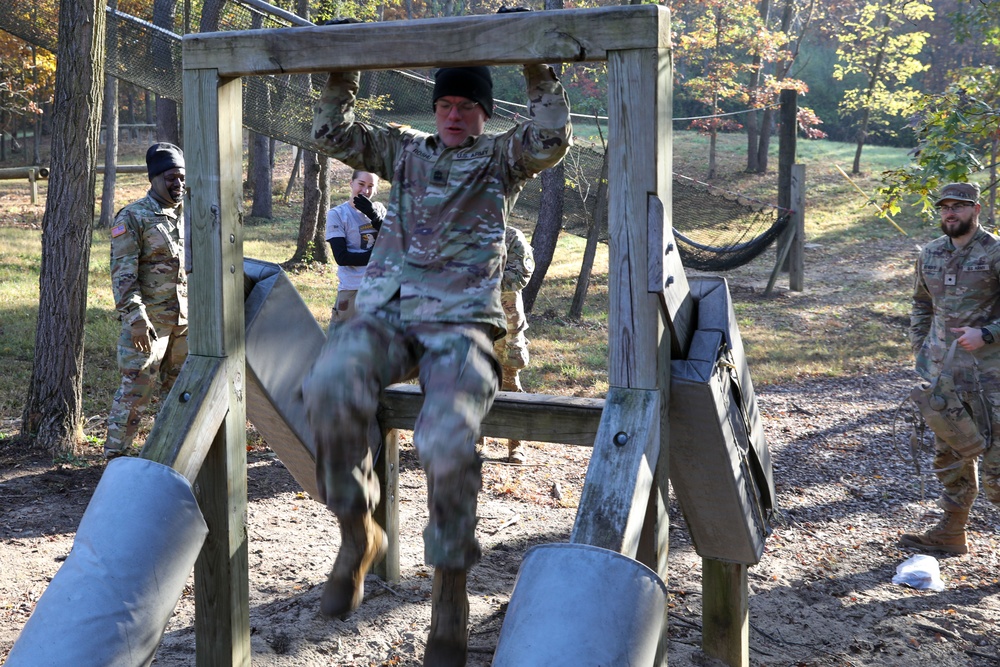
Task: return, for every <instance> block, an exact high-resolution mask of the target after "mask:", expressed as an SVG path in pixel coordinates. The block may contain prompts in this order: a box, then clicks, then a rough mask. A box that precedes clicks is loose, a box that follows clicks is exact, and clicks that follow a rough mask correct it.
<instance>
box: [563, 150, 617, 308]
mask: <svg viewBox="0 0 1000 667" xmlns="http://www.w3.org/2000/svg"><path fill="white" fill-rule="evenodd" d="M607 227H608V151H607V148H606V147H605V149H604V159H603V160H602V161H601V176H600V180H599V181H598V183H597V203H596V204H595V205H594V215H593V217H592V218H591V219H590V226H589V228H588V229H587V245H586V247H585V248H584V250H583V263H582V264H581V265H580V275H579V276H578V277H577V279H576V291H575V292H574V293H573V303H572V304H571V305H570V307H569V317H570V319H574V320H578V319H580V316H582V315H583V302H584V301H585V300H586V298H587V288H589V287H590V274H591V272H592V271H593V268H594V257H595V256H596V255H597V243H598V242H599V241H600V238H601V232H602V231H604V230H605V229H607Z"/></svg>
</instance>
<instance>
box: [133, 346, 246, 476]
mask: <svg viewBox="0 0 1000 667" xmlns="http://www.w3.org/2000/svg"><path fill="white" fill-rule="evenodd" d="M227 412H229V376H228V375H227V373H226V360H225V359H220V358H218V357H201V356H198V355H188V358H187V359H186V360H185V361H184V366H183V367H181V372H180V375H178V377H177V380H176V381H175V382H174V386H173V388H172V389H171V390H170V394H169V395H168V396H167V398H166V400H165V401H164V402H163V405H162V406H161V407H160V411H159V413H157V415H156V421H155V422H154V424H153V430H152V431H151V432H150V434H149V437H148V438H146V443H145V445H143V447H142V453H141V456H142V457H143V458H145V459H149V460H151V461H156V462H157V463H162V464H164V465H168V466H170V467H171V468H173V469H174V470H176V471H177V472H179V473H180V474H182V475H184V477H186V478H187V479H188V481H190V482H194V480H195V479H196V478H197V477H198V471H199V470H200V469H201V466H202V464H203V463H204V462H205V457H206V456H207V455H208V450H209V448H210V447H211V446H212V440H213V439H214V438H215V434H216V433H218V431H219V427H220V426H221V425H222V420H223V419H225V416H226V413H227Z"/></svg>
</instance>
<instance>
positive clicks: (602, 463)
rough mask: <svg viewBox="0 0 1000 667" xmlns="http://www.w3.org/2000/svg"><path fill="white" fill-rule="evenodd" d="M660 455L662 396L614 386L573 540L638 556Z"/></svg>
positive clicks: (585, 484)
mask: <svg viewBox="0 0 1000 667" xmlns="http://www.w3.org/2000/svg"><path fill="white" fill-rule="evenodd" d="M659 453H660V392H659V391H657V390H652V391H650V390H644V389H624V388H620V387H612V388H611V389H610V391H608V397H607V399H606V401H605V405H604V413H603V416H602V418H601V425H600V428H599V429H598V430H597V439H596V440H595V441H594V453H593V454H592V455H591V457H590V465H589V466H588V467H587V478H586V480H585V481H584V485H583V492H582V493H581V494H580V507H579V509H578V511H577V515H576V521H575V522H574V524H573V532H572V533H571V534H570V540H569V541H570V542H573V543H576V544H590V545H593V546H596V547H602V548H604V549H611V550H612V551H617V552H618V553H621V554H624V555H626V556H628V557H629V558H635V555H636V552H637V550H638V546H639V535H640V532H641V529H642V525H643V521H644V519H645V514H646V505H647V504H648V501H649V494H650V489H651V488H652V485H653V469H654V467H655V466H656V461H657V457H658V455H659Z"/></svg>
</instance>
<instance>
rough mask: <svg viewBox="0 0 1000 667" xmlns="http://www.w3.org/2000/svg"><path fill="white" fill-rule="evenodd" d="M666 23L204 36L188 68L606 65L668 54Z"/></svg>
mask: <svg viewBox="0 0 1000 667" xmlns="http://www.w3.org/2000/svg"><path fill="white" fill-rule="evenodd" d="M668 16H669V12H668V10H667V9H666V8H663V7H658V6H656V5H636V6H620V7H601V8H593V9H574V10H558V11H532V12H518V13H512V14H489V15H482V16H455V17H448V18H437V19H418V20H412V21H386V22H381V23H358V24H348V25H336V26H315V27H297V28H278V29H271V30H247V31H230V32H221V33H200V34H191V35H185V37H184V68H185V69H208V68H214V69H217V70H218V72H219V75H220V76H224V77H225V76H247V75H261V74H296V73H305V72H317V71H329V70H365V69H393V68H407V67H410V68H421V67H444V66H449V65H452V66H462V65H516V64H524V63H556V62H582V61H603V60H606V59H607V54H608V50H609V49H630V48H654V49H655V48H666V47H667V46H669V44H670V33H669V22H668V20H667V17H668ZM373 44H386V45H390V48H372V45H373Z"/></svg>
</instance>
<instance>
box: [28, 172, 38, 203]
mask: <svg viewBox="0 0 1000 667" xmlns="http://www.w3.org/2000/svg"><path fill="white" fill-rule="evenodd" d="M28 183H29V184H30V185H31V203H32V204H37V203H38V179H37V178H36V174H35V170H34V169H29V170H28Z"/></svg>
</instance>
